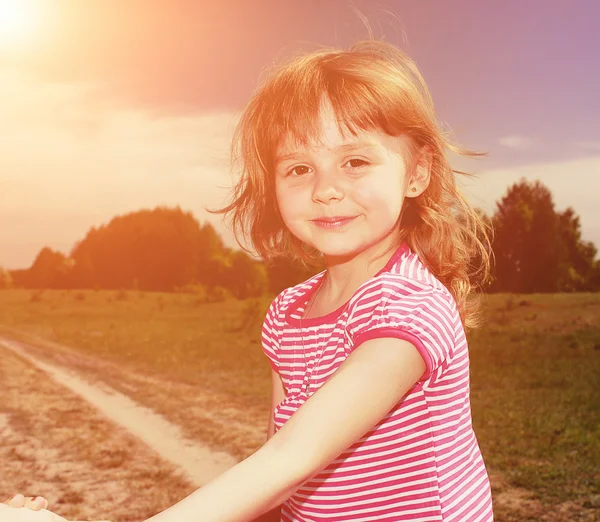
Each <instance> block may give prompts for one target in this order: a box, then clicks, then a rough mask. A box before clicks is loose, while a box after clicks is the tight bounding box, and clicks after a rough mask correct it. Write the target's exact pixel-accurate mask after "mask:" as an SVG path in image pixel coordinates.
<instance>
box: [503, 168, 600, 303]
mask: <svg viewBox="0 0 600 522" xmlns="http://www.w3.org/2000/svg"><path fill="white" fill-rule="evenodd" d="M492 221H493V225H494V239H493V251H494V256H495V266H494V277H495V281H494V283H493V285H492V289H493V290H497V291H504V292H523V293H529V292H557V291H574V290H583V289H589V288H590V285H591V284H592V279H593V277H595V276H594V274H595V272H594V270H595V269H594V267H595V266H597V263H596V262H595V261H594V257H595V255H596V249H595V247H594V246H593V245H592V244H591V243H586V242H584V241H582V240H581V230H580V224H579V218H578V217H577V216H576V215H575V212H574V211H573V209H571V208H569V209H567V210H566V211H565V212H563V213H559V212H557V211H556V210H555V208H554V202H553V200H552V194H551V193H550V191H549V190H548V189H547V188H546V187H545V186H544V185H542V183H541V182H539V181H535V182H531V183H530V182H527V181H526V180H525V179H522V180H521V181H520V182H518V183H515V184H514V185H512V186H511V187H509V189H508V191H507V193H506V195H505V196H504V197H503V198H502V199H501V200H500V201H499V202H498V203H497V209H496V212H495V214H494V216H493V218H492Z"/></svg>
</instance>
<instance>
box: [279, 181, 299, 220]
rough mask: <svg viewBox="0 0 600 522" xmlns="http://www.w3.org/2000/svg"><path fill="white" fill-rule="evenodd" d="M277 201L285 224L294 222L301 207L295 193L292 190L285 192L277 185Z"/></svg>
mask: <svg viewBox="0 0 600 522" xmlns="http://www.w3.org/2000/svg"><path fill="white" fill-rule="evenodd" d="M275 199H276V201H277V207H278V209H279V214H280V215H281V218H282V219H283V221H284V223H286V224H287V223H289V222H290V221H293V220H294V217H295V215H296V214H297V211H298V210H299V205H298V204H297V201H296V198H295V195H294V192H293V191H290V190H284V189H282V188H281V187H279V186H277V185H276V186H275Z"/></svg>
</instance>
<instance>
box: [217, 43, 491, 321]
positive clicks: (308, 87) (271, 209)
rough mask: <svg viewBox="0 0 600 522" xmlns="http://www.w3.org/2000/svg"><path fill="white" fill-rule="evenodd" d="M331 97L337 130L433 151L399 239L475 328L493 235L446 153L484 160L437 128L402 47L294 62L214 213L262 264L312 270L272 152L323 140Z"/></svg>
mask: <svg viewBox="0 0 600 522" xmlns="http://www.w3.org/2000/svg"><path fill="white" fill-rule="evenodd" d="M324 98H325V99H326V100H327V102H328V103H329V105H330V106H331V108H332V109H333V112H334V115H335V117H336V119H337V120H338V122H339V124H340V130H341V131H343V132H344V133H345V132H349V133H350V134H352V135H356V134H357V133H358V132H360V131H370V130H381V131H383V132H385V133H387V134H388V135H390V136H400V135H406V136H408V137H409V138H410V139H411V140H410V141H411V142H412V144H413V148H414V149H415V150H417V149H420V148H426V149H427V150H428V151H429V152H430V153H431V158H432V162H431V181H430V183H429V186H428V188H427V190H426V191H425V192H424V193H423V194H421V195H420V196H419V197H416V198H407V199H405V202H404V206H403V209H402V216H401V219H400V221H399V222H400V227H401V236H402V240H403V241H405V242H406V243H407V244H408V246H409V247H410V248H411V249H412V250H413V251H414V252H416V253H417V255H418V256H419V258H420V259H421V261H422V262H423V263H424V264H425V265H426V266H427V268H428V269H429V270H430V271H431V272H432V273H433V274H434V275H435V276H436V277H437V278H438V279H439V280H440V281H441V282H442V283H443V284H444V285H445V286H446V287H447V288H448V290H449V291H450V292H451V293H452V295H453V296H454V298H455V301H456V303H457V305H458V309H459V312H460V314H461V318H462V320H463V323H464V324H465V326H467V327H472V326H476V324H477V323H478V322H479V321H478V318H479V314H478V308H479V306H478V303H477V302H476V300H473V299H470V297H471V294H472V293H473V291H474V290H475V289H476V288H477V286H478V285H479V286H480V285H481V284H483V283H484V282H485V281H486V280H487V278H488V276H489V265H490V248H489V239H488V229H487V226H486V224H485V222H484V221H483V219H482V217H481V215H479V213H478V212H477V211H476V210H475V209H474V208H473V207H471V205H470V204H469V203H468V202H467V200H466V199H465V198H464V197H463V196H462V194H461V193H460V191H459V190H458V187H457V185H456V180H455V176H454V174H455V173H457V174H466V173H464V172H460V171H455V170H453V169H452V167H451V166H450V163H449V161H448V159H447V156H446V152H447V151H448V150H449V151H453V152H455V153H457V154H460V155H464V156H479V155H481V154H478V153H475V152H470V151H467V150H463V149H461V148H459V147H457V146H455V145H453V144H452V143H450V141H449V139H448V138H447V136H446V135H445V133H444V132H442V131H441V130H440V128H439V126H438V124H437V119H436V115H435V111H434V106H433V102H432V99H431V96H430V93H429V90H428V88H427V86H426V84H425V81H424V79H423V77H422V76H421V73H420V72H419V69H418V68H417V66H416V64H415V63H414V62H413V61H412V60H411V59H410V58H409V57H408V56H406V54H404V53H403V52H402V51H400V50H399V49H398V48H397V47H394V46H393V45H391V44H388V43H385V42H381V41H366V42H360V43H358V44H356V45H354V46H353V47H352V48H351V49H349V50H348V51H343V50H332V49H325V50H319V51H316V52H313V53H310V54H307V55H303V56H298V57H296V58H294V59H292V60H290V61H289V62H288V63H286V64H284V65H282V66H280V67H278V68H277V69H275V70H274V71H273V72H272V73H271V74H270V75H269V76H268V78H267V79H266V81H264V82H263V83H262V85H261V86H259V88H258V89H257V91H256V92H255V93H254V95H253V97H252V99H251V100H250V102H249V103H248V105H247V106H246V109H245V111H244V112H243V114H242V117H241V119H240V121H239V123H238V126H237V128H236V131H235V134H234V138H233V145H232V159H233V161H234V165H238V166H239V172H240V173H241V177H240V179H239V181H238V182H237V184H236V185H235V186H234V187H233V192H232V202H231V203H230V204H229V205H228V206H226V207H224V208H222V209H219V210H216V211H213V212H215V213H225V214H231V221H232V229H233V232H234V234H235V237H236V240H237V241H238V244H239V245H240V247H241V248H243V249H244V250H246V251H248V250H247V249H246V248H245V247H244V245H243V244H242V242H241V241H240V236H242V237H246V238H247V237H248V236H249V237H250V240H251V242H252V245H253V246H254V249H255V251H256V252H257V253H258V254H259V255H260V256H261V257H262V258H263V259H265V260H270V259H273V258H275V257H278V256H286V257H291V258H295V259H299V260H301V261H303V262H305V263H309V264H315V263H318V262H319V260H320V259H321V255H320V253H319V252H317V251H316V250H315V249H313V248H312V247H310V246H308V245H306V244H304V243H302V242H301V241H300V240H299V239H297V238H296V237H295V236H293V235H292V234H291V233H290V232H289V230H288V229H287V228H286V227H285V225H284V223H283V220H282V218H281V215H280V213H279V209H278V207H277V201H276V197H275V176H274V165H275V153H276V150H277V147H278V145H279V144H280V141H281V139H282V138H284V137H288V136H291V137H292V138H293V139H295V140H296V141H297V142H298V143H302V144H306V143H310V142H312V140H314V139H317V138H318V134H319V132H320V129H319V128H318V127H319V116H320V114H319V112H320V110H321V107H322V101H323V99H324Z"/></svg>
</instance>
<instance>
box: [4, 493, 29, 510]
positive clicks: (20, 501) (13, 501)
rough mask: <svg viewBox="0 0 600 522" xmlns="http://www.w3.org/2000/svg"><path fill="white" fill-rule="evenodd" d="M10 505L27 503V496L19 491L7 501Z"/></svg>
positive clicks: (17, 506)
mask: <svg viewBox="0 0 600 522" xmlns="http://www.w3.org/2000/svg"><path fill="white" fill-rule="evenodd" d="M6 503H7V504H8V505H9V506H10V507H15V508H19V507H23V506H24V505H25V497H24V496H23V495H21V493H17V494H16V495H15V496H14V497H13V498H11V499H10V500H9V501H8V502H6Z"/></svg>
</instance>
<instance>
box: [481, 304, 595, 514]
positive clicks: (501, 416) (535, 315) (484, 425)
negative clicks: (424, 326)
mask: <svg viewBox="0 0 600 522" xmlns="http://www.w3.org/2000/svg"><path fill="white" fill-rule="evenodd" d="M487 315H488V322H487V323H486V326H485V327H484V328H482V329H481V330H478V331H475V332H472V333H471V334H470V336H469V338H470V349H471V394H472V407H473V418H474V425H475V430H476V433H477V436H478V439H479V441H480V445H481V448H482V451H483V453H484V458H485V461H486V464H487V466H488V467H489V468H492V469H496V470H500V471H502V472H503V474H504V475H505V477H506V478H507V480H508V481H509V483H511V484H512V485H514V486H520V487H523V488H526V489H529V490H533V491H534V492H536V493H537V494H538V495H539V496H540V498H541V500H542V501H548V502H551V501H564V500H567V499H581V500H582V501H584V502H585V501H586V499H588V498H589V497H590V496H591V495H592V494H593V493H594V492H597V491H598V490H599V488H600V473H599V470H600V450H599V447H600V446H599V445H598V440H599V439H600V421H599V420H600V393H599V391H598V383H599V375H600V295H599V294H595V295H594V294H576V295H568V294H562V295H561V294H553V295H533V296H508V295H493V296H490V298H489V300H488V313H487Z"/></svg>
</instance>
